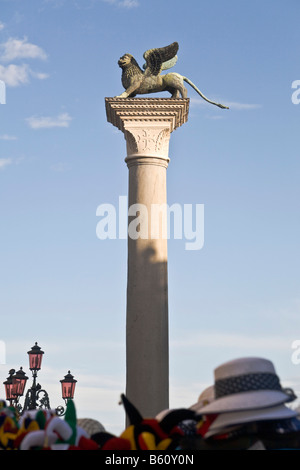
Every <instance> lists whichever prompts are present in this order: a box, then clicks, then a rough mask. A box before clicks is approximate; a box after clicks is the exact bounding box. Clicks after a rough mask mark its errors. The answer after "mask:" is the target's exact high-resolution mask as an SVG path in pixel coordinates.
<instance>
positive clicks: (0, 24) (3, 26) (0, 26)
mask: <svg viewBox="0 0 300 470" xmlns="http://www.w3.org/2000/svg"><path fill="white" fill-rule="evenodd" d="M4 28H5V25H4V23H2V21H0V31H1V30H2V29H4Z"/></svg>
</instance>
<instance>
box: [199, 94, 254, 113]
mask: <svg viewBox="0 0 300 470" xmlns="http://www.w3.org/2000/svg"><path fill="white" fill-rule="evenodd" d="M212 101H215V102H221V103H222V104H223V105H225V106H228V107H229V109H236V110H238V111H249V110H252V109H259V108H261V107H262V106H261V104H249V103H238V102H234V101H226V100H224V101H222V100H218V99H212ZM191 105H194V106H202V107H213V108H214V106H213V105H211V104H210V103H207V102H206V101H205V100H203V99H202V98H200V97H199V98H198V97H196V98H191Z"/></svg>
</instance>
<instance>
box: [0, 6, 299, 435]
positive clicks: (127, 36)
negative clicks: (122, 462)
mask: <svg viewBox="0 0 300 470" xmlns="http://www.w3.org/2000/svg"><path fill="white" fill-rule="evenodd" d="M173 41H178V43H179V53H178V62H177V64H176V66H175V68H174V69H173V70H174V71H176V72H178V73H181V74H182V75H185V76H187V77H189V78H190V79H191V80H192V81H193V82H194V83H196V84H197V86H198V87H199V88H200V90H201V91H202V92H203V93H204V94H205V95H206V96H208V97H209V98H210V99H213V100H215V101H219V102H221V103H224V104H228V105H229V107H230V110H229V111H227V110H221V109H219V108H216V107H214V106H211V105H208V104H206V103H205V102H204V101H203V100H202V99H201V98H200V97H199V96H198V95H197V94H196V93H195V92H194V90H192V89H191V88H188V96H189V97H190V100H191V102H190V112H189V120H188V123H186V124H185V125H184V126H183V127H181V128H180V129H178V130H176V131H175V132H174V133H173V134H172V136H171V143H170V158H171V161H170V164H169V168H168V171H167V177H168V182H167V184H168V202H169V204H173V203H179V204H182V205H183V204H193V205H195V204H204V207H205V243H204V247H203V248H202V249H201V250H199V251H188V250H186V249H185V240H172V239H170V240H169V245H168V251H169V318H170V406H173V407H176V406H189V405H191V404H192V403H193V402H194V401H196V399H197V397H198V395H199V393H200V392H201V391H202V390H203V389H204V388H205V387H206V386H207V385H210V384H211V382H212V381H213V369H214V368H215V367H216V366H218V365H219V364H221V363H222V362H224V361H226V360H228V359H232V358H236V357H241V356H247V355H255V356H262V357H266V358H268V359H271V360H272V361H273V362H274V364H275V367H276V369H277V371H278V374H279V376H280V378H281V380H282V382H283V383H284V384H287V385H292V386H293V387H294V389H295V390H296V391H297V390H298V391H299V394H300V379H299V373H300V365H298V364H295V363H293V361H292V359H291V358H292V353H293V349H292V343H293V341H295V340H298V339H300V327H299V313H300V293H299V245H300V242H299V239H300V237H299V235H300V223H299V196H300V189H299V176H300V174H299V170H300V164H299V122H300V121H299V120H300V105H297V104H294V103H293V102H292V99H291V98H292V93H293V91H295V90H293V89H292V83H293V82H294V81H295V80H300V68H299V58H298V56H299V54H298V44H299V2H298V1H297V0H289V1H288V2H283V1H282V0H272V1H271V0H270V1H268V0H263V1H261V0H260V1H257V0H253V1H252V2H248V1H244V0H229V1H228V2H223V1H221V0H210V1H198V0H197V1H196V0H187V1H186V2H181V1H178V0H173V1H172V2H171V1H169V0H165V1H163V2H162V1H158V0H151V1H146V0H125V1H119V0H107V1H104V0H74V1H72V0H27V1H24V0H0V80H3V81H4V82H5V83H6V104H5V105H0V201H1V203H0V219H1V231H0V312H1V325H2V328H1V335H0V340H1V341H3V342H4V343H5V345H6V364H0V373H1V377H2V379H1V383H2V382H3V381H4V380H5V379H6V377H7V374H8V370H9V369H10V368H11V367H14V368H19V367H20V366H23V368H24V370H25V371H26V372H29V371H28V362H27V361H28V359H27V354H26V352H27V351H28V350H29V349H30V347H31V346H33V344H34V343H35V341H38V343H39V345H40V346H41V347H42V348H43V350H44V351H45V357H44V360H43V361H44V362H43V368H42V370H41V372H40V374H39V381H40V383H41V384H42V385H43V387H45V388H46V389H47V390H48V391H49V393H50V398H51V404H52V405H53V406H57V405H58V404H61V399H60V390H59V380H60V379H62V378H63V376H64V375H65V374H66V373H67V371H68V370H69V369H70V370H71V372H72V373H73V374H74V376H75V377H76V378H77V380H78V384H77V391H76V399H75V403H76V406H77V410H78V414H79V417H95V418H96V419H99V420H100V421H101V422H102V423H103V424H104V426H105V427H106V428H107V429H108V430H110V431H111V432H116V433H118V432H119V431H121V430H122V429H123V426H124V413H123V409H122V408H121V407H120V406H118V400H119V396H120V393H122V392H124V390H125V311H126V263H127V246H126V241H125V240H99V239H98V238H97V236H96V226H97V223H98V221H99V220H98V218H97V217H96V210H97V207H98V206H99V205H100V204H103V203H110V204H114V205H115V206H116V207H117V205H118V200H119V197H120V196H126V195H127V189H128V188H127V178H128V169H127V167H126V164H125V163H124V158H125V156H126V146H125V140H124V137H123V135H122V134H121V132H119V131H117V130H116V129H115V128H114V127H113V126H112V125H111V124H109V123H107V121H106V115H105V108H104V98H105V97H111V96H115V95H118V94H120V93H121V92H122V91H123V89H122V86H121V70H120V69H119V67H118V65H117V61H118V59H119V57H120V56H121V55H123V54H124V53H126V52H129V53H131V54H133V55H134V56H135V58H136V59H137V61H138V62H139V63H140V65H142V64H143V53H144V51H146V50H147V49H150V48H153V47H162V46H165V45H167V44H170V43H171V42H173ZM163 96H167V95H163ZM0 389H1V388H0ZM2 394H4V389H3V388H2Z"/></svg>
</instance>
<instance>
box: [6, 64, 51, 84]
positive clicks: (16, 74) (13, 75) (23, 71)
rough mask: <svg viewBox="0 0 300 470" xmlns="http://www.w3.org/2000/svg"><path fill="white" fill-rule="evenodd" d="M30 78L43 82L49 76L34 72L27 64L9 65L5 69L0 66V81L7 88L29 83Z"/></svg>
mask: <svg viewBox="0 0 300 470" xmlns="http://www.w3.org/2000/svg"><path fill="white" fill-rule="evenodd" d="M31 76H32V77H33V78H37V79H38V80H45V79H46V78H48V76H49V75H48V74H46V73H40V72H34V71H33V70H31V68H30V67H29V65H28V64H22V65H16V64H10V65H7V66H6V67H5V66H4V65H0V80H3V81H4V82H5V83H6V85H7V86H11V87H16V86H19V85H24V84H26V83H29V81H30V80H29V79H30V77H31Z"/></svg>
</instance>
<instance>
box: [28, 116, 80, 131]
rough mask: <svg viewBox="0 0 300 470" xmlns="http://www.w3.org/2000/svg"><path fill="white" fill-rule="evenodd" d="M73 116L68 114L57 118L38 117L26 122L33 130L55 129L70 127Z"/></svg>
mask: <svg viewBox="0 0 300 470" xmlns="http://www.w3.org/2000/svg"><path fill="white" fill-rule="evenodd" d="M71 120H72V118H71V116H70V115H69V114H68V113H62V114H59V115H58V116H57V117H45V116H42V117H36V116H32V117H30V118H27V119H26V121H27V123H28V125H29V127H31V129H51V128H53V127H69V125H70V121H71Z"/></svg>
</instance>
